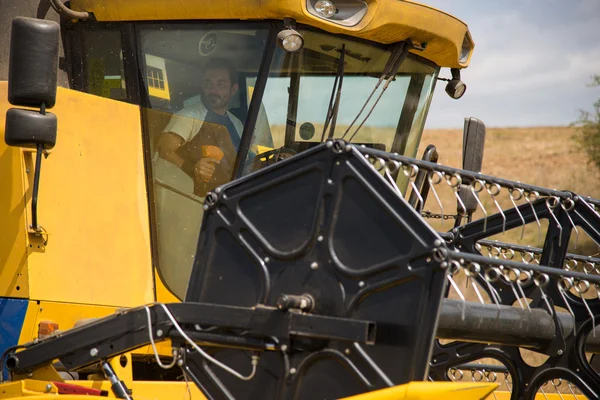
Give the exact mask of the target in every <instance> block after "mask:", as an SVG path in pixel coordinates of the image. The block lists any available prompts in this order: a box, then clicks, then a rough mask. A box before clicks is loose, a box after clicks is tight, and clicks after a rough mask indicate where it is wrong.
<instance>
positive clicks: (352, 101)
mask: <svg viewBox="0 0 600 400" xmlns="http://www.w3.org/2000/svg"><path fill="white" fill-rule="evenodd" d="M299 32H300V33H301V34H302V36H303V38H304V43H305V44H304V48H303V49H302V50H301V51H300V52H298V53H287V52H286V51H284V50H282V49H280V48H278V49H277V51H276V53H275V56H274V59H273V62H272V65H271V69H270V73H269V78H268V80H267V85H266V90H265V93H264V96H263V99H262V103H263V106H264V110H266V116H265V117H263V118H262V119H260V118H259V120H258V121H257V124H256V128H255V135H256V136H257V138H256V139H255V140H254V141H253V142H255V143H256V144H257V145H258V146H255V148H253V150H254V153H251V154H250V155H249V157H248V159H247V164H248V165H247V167H246V172H251V171H254V170H256V169H257V168H260V167H262V166H264V165H266V164H269V162H268V161H267V159H266V158H262V157H261V151H268V150H270V149H266V148H262V147H261V146H260V144H261V143H260V139H259V138H258V137H259V136H260V137H265V136H270V137H272V138H273V143H274V146H273V147H274V148H275V149H280V148H283V149H284V150H285V151H288V150H289V152H290V153H293V152H299V151H302V150H305V149H308V148H310V147H313V146H315V145H318V144H319V143H321V142H322V141H323V140H324V139H327V138H329V137H333V138H342V137H344V135H345V139H346V140H349V139H350V138H351V137H352V143H357V144H363V145H365V146H368V147H372V148H376V149H379V150H385V151H391V152H397V153H399V154H404V155H407V156H411V157H414V156H415V155H416V151H417V148H418V144H419V141H420V139H421V133H422V130H423V125H424V123H425V115H426V113H427V111H428V107H429V103H430V100H431V95H432V92H433V88H434V84H435V78H436V77H437V73H438V70H439V69H438V68H437V67H435V66H432V65H430V64H428V63H425V62H423V61H419V60H418V59H417V57H414V56H412V55H409V57H408V58H407V59H406V60H405V61H404V62H403V63H402V65H401V66H400V69H399V71H398V73H397V75H396V77H395V78H394V80H393V81H392V82H391V84H390V85H389V86H388V88H387V90H386V91H385V92H384V94H383V96H382V97H381V98H380V99H379V101H378V103H377V105H376V107H375V108H374V109H373V111H372V113H371V114H370V115H369V117H368V119H367V120H366V121H365V122H364V124H363V125H362V127H360V129H359V130H358V131H357V128H359V126H360V124H361V123H362V122H363V120H364V119H365V117H367V115H368V114H369V111H370V110H371V107H372V105H373V104H374V103H375V101H376V99H377V98H378V96H379V93H380V91H381V89H382V87H383V84H382V85H381V86H380V87H379V90H378V91H377V92H376V93H375V95H374V96H373V97H372V99H371V101H370V102H369V103H368V104H367V106H366V108H365V110H364V111H363V113H362V115H361V116H360V117H359V118H358V119H357V121H356V123H355V124H354V126H353V127H352V128H350V124H351V123H352V121H353V120H354V119H355V118H356V117H357V115H358V114H359V113H360V111H361V108H362V107H363V105H364V104H365V101H366V100H367V99H368V97H369V95H370V94H371V92H372V91H373V90H374V88H375V86H376V85H377V82H378V80H379V78H380V77H381V75H382V73H383V71H384V68H385V66H386V64H387V61H388V59H389V57H390V51H389V50H384V49H382V48H379V47H375V46H373V45H371V44H365V43H361V42H357V41H351V40H348V39H345V38H342V37H339V36H332V35H329V34H324V33H318V32H313V31H309V30H300V31H299ZM342 48H343V49H344V52H345V56H344V66H343V74H342V75H343V80H342V87H341V97H340V102H339V109H338V112H337V119H336V126H335V130H334V131H333V132H331V129H330V128H331V124H329V127H328V128H327V130H326V131H325V129H324V128H325V121H326V117H327V114H328V110H329V107H330V104H332V92H333V89H334V84H335V81H336V75H337V71H338V66H339V63H340V57H341V54H342ZM349 128H350V129H349ZM355 132H356V133H355ZM257 153H258V157H255V154H257ZM271 153H272V152H269V153H267V155H268V156H270V154H271Z"/></svg>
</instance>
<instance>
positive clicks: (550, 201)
mask: <svg viewBox="0 0 600 400" xmlns="http://www.w3.org/2000/svg"><path fill="white" fill-rule="evenodd" d="M559 203H560V200H559V199H558V197H554V196H552V197H546V207H547V208H548V211H550V215H552V219H554V222H556V225H557V226H558V246H559V247H560V246H562V231H563V227H562V225H561V224H560V222H558V218H556V215H554V209H555V208H556V207H557V206H558V204H559Z"/></svg>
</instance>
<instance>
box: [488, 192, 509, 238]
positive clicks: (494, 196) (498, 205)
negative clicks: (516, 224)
mask: <svg viewBox="0 0 600 400" xmlns="http://www.w3.org/2000/svg"><path fill="white" fill-rule="evenodd" d="M492 188H494V189H493V190H492ZM486 190H487V192H488V194H489V195H490V197H491V198H492V201H493V202H494V204H495V205H496V208H497V209H498V211H499V212H500V214H501V215H502V233H504V232H505V231H506V215H504V212H503V211H502V207H500V204H498V202H497V201H496V196H498V195H499V194H500V190H501V187H500V185H498V184H497V183H494V184H487V185H486Z"/></svg>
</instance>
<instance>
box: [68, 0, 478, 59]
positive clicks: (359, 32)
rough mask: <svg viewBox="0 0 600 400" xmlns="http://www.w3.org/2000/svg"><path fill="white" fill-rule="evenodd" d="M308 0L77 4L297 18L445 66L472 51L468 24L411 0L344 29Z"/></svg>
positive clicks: (173, 15)
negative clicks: (404, 48) (408, 46)
mask: <svg viewBox="0 0 600 400" xmlns="http://www.w3.org/2000/svg"><path fill="white" fill-rule="evenodd" d="M309 1H310V0H308V1H307V0H220V1H212V0H195V1H189V0H188V1H186V0H73V1H72V7H73V9H74V10H78V11H88V12H91V13H93V14H94V16H95V18H96V19H97V20H99V21H165V20H262V19H283V18H286V17H287V18H294V19H296V21H297V22H298V23H304V24H308V25H311V26H315V27H317V28H320V29H323V30H325V31H328V32H332V33H338V34H345V35H349V36H354V37H358V38H362V39H366V40H372V41H375V42H379V43H384V44H388V43H395V42H400V41H403V40H407V39H410V40H412V41H413V43H414V44H415V45H417V46H418V47H424V49H423V50H415V52H417V53H418V54H419V55H421V56H422V57H425V58H427V59H429V60H431V61H433V62H434V63H436V64H437V65H439V66H441V67H450V68H465V67H467V66H468V65H469V62H470V59H471V54H472V50H473V47H474V44H473V41H472V39H471V35H470V33H469V30H468V27H467V25H466V24H465V23H464V22H462V21H460V20H459V19H457V18H455V17H453V16H451V15H449V14H447V13H444V12H442V11H439V10H437V9H435V8H432V7H429V6H426V5H423V4H419V3H416V2H413V1H406V0H404V1H402V0H369V1H367V6H368V7H367V10H366V12H365V14H364V16H362V18H360V19H359V20H358V21H357V23H356V24H354V25H353V26H344V25H342V24H339V23H337V22H332V21H328V20H325V19H322V18H319V17H317V16H315V15H313V14H311V13H310V12H309V10H308V8H307V6H308V5H309Z"/></svg>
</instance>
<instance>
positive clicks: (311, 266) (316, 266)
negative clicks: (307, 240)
mask: <svg viewBox="0 0 600 400" xmlns="http://www.w3.org/2000/svg"><path fill="white" fill-rule="evenodd" d="M318 268H319V264H317V262H316V261H314V262H313V263H312V264H310V269H313V270H314V269H318Z"/></svg>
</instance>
